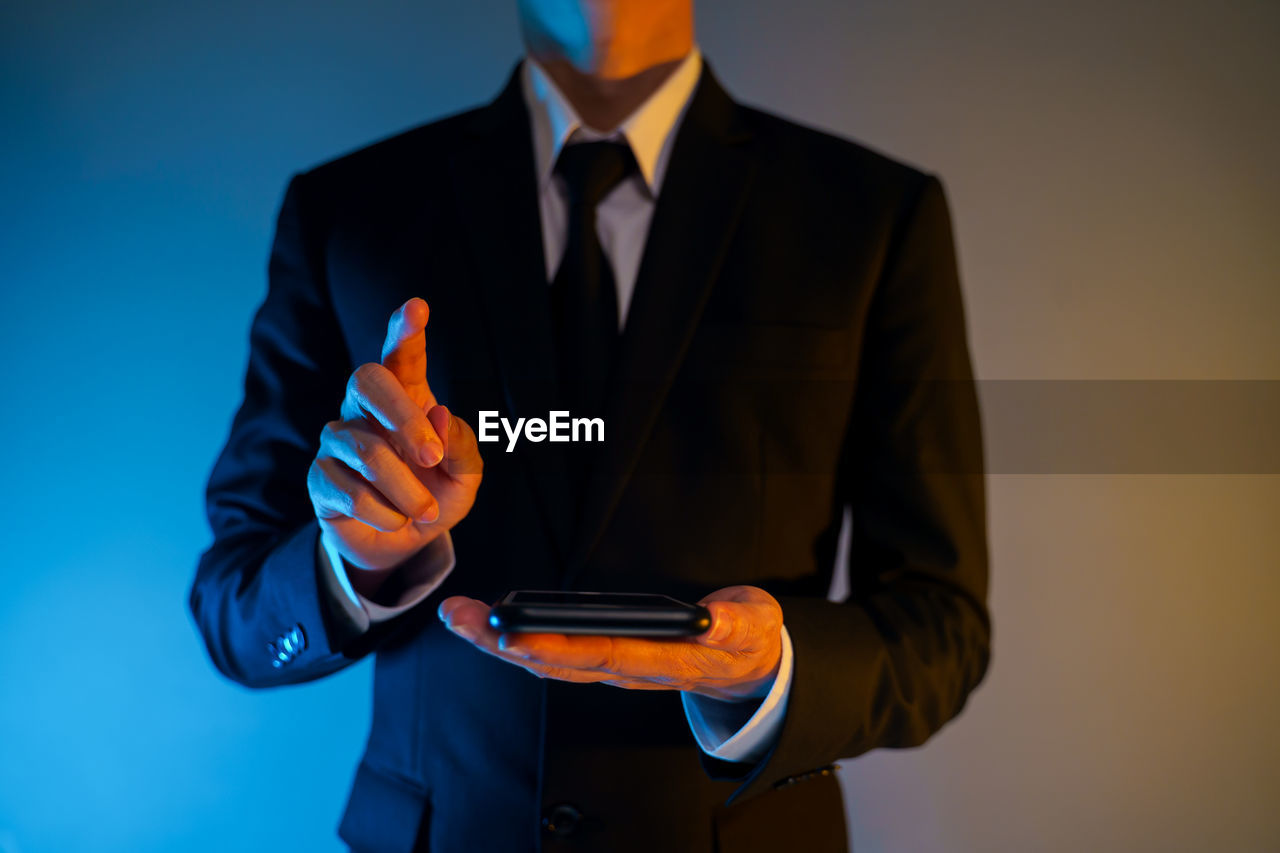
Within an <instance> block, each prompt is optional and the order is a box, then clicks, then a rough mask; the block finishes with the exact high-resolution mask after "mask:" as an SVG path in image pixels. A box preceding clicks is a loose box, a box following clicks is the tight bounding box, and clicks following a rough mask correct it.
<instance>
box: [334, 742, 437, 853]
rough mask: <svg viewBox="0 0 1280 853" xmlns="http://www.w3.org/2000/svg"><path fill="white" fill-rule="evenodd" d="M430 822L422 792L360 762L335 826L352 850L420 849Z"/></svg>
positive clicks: (393, 852) (402, 852)
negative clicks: (344, 805)
mask: <svg viewBox="0 0 1280 853" xmlns="http://www.w3.org/2000/svg"><path fill="white" fill-rule="evenodd" d="M430 824H431V807H430V805H429V804H428V802H427V795H426V793H425V792H423V791H420V790H418V789H416V788H415V787H414V786H412V785H410V784H409V783H407V782H404V781H402V780H399V779H394V778H392V777H390V776H387V775H384V774H383V773H380V772H378V771H377V770H374V769H373V768H372V767H370V766H369V765H368V764H367V763H365V762H363V761H362V762H361V763H360V767H359V768H357V770H356V778H355V782H353V783H352V785H351V796H350V797H349V798H348V800H347V811H346V813H345V814H344V815H343V816H342V823H341V825H339V827H338V836H339V837H340V838H341V839H342V840H343V841H345V842H347V844H349V845H350V846H351V849H352V851H353V853H375V851H376V853H413V851H419V853H420V851H424V850H426V849H427V848H426V846H425V845H426V839H427V838H428V837H429V835H430V833H429V831H428V830H429V828H430ZM419 838H422V839H423V840H422V842H421V844H419V841H418V839H419Z"/></svg>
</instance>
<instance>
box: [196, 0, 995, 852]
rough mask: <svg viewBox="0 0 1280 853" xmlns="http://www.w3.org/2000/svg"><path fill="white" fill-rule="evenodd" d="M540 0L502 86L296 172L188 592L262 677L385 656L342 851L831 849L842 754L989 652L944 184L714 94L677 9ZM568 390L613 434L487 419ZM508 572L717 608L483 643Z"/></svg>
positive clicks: (566, 395) (526, 579) (226, 669)
mask: <svg viewBox="0 0 1280 853" xmlns="http://www.w3.org/2000/svg"><path fill="white" fill-rule="evenodd" d="M519 12H520V18H521V24H522V30H523V33H524V37H525V42H526V47H527V54H528V55H527V57H526V59H525V61H524V62H523V63H521V65H520V66H518V68H517V69H516V71H515V73H514V74H513V75H512V78H511V81H510V82H509V84H508V85H507V87H506V89H505V90H504V91H503V92H502V94H500V95H499V96H498V98H497V100H495V101H494V102H493V103H492V104H490V105H488V106H485V107H482V108H480V109H477V110H473V111H471V112H467V113H463V114H461V115H458V116H454V117H452V118H448V119H445V120H443V121H439V122H436V123H433V124H429V125H426V126H423V127H420V128H417V129H415V130H412V131H409V132H408V133H405V134H402V135H400V136H397V137H394V138H392V139H389V140H386V141H384V142H381V143H379V144H377V145H374V146H372V147H370V148H367V149H364V150H362V151H358V152H356V153H354V154H351V155H349V156H347V157H344V158H342V159H339V160H337V161H334V162H332V163H329V164H327V165H324V166H321V167H319V168H317V169H315V170H312V171H310V172H307V173H305V174H302V175H299V176H297V177H295V179H294V180H293V181H292V183H291V184H290V187H289V190H288V192H287V193H286V196H285V200H284V203H283V206H282V210H281V213H280V219H279V225H278V230H277V235H276V240H275V246H274V248H273V252H272V258H271V264H270V270H269V275H270V289H269V292H268V295H267V298H266V301H265V302H264V304H263V305H262V307H261V309H260V310H259V312H258V314H257V317H256V319H255V321H254V325H253V331H252V335H251V356H250V364H249V370H248V375H247V378H246V383H245V400H244V404H243V405H242V407H241V409H240V411H239V413H238V415H237V417H236V419H235V422H234V424H233V426H232V430H231V435H230V438H229V440H228V442H227V446H226V448H225V450H224V451H223V453H222V455H221V457H220V459H219V461H218V463H217V465H216V467H215V469H214V471H213V474H212V477H211V480H210V484H209V515H210V521H211V525H212V527H213V531H214V542H213V545H212V547H211V548H210V549H209V550H208V552H206V553H205V555H204V556H203V558H202V560H201V562H200V566H199V570H198V573H197V577H196V580H195V583H194V584H193V587H192V591H191V607H192V611H193V613H194V614H195V618H196V621H197V623H198V624H199V626H200V629H201V631H202V633H203V635H204V637H205V641H206V643H207V645H208V649H209V652H210V655H211V656H212V658H213V661H214V662H215V664H216V665H217V666H218V668H219V669H220V670H221V671H222V672H223V673H225V674H226V675H228V676H229V677H231V678H233V679H235V680H237V681H239V682H241V683H244V684H247V685H251V686H271V685H277V684H286V683H295V682H299V681H305V680H310V679H314V678H318V677H321V676H324V675H326V674H328V673H330V672H333V671H335V670H337V669H339V668H341V667H343V666H346V665H348V664H350V663H351V662H353V661H355V660H358V659H359V658H360V657H362V656H363V655H365V654H369V653H375V654H376V669H375V690H374V694H375V695H374V712H373V723H372V728H371V731H370V735H369V743H368V748H367V750H366V754H365V757H364V760H363V761H362V762H361V764H360V767H359V769H358V771H357V773H356V779H355V783H354V786H353V789H352V792H351V798H350V802H349V805H348V808H347V812H346V815H345V817H344V818H343V821H342V826H341V828H340V834H341V836H342V837H343V839H345V840H346V841H347V843H348V844H350V845H351V846H352V848H353V849H356V850H391V851H394V850H413V849H417V850H425V849H432V850H445V851H451V850H467V851H472V850H499V851H517V850H532V849H539V848H540V849H544V850H593V851H594V850H599V851H629V850H691V851H711V850H718V851H722V853H729V852H730V851H763V850H791V849H805V850H843V849H845V844H846V841H845V838H846V833H845V829H844V824H843V818H842V803H841V797H840V793H839V788H838V786H837V784H836V781H835V778H834V777H833V775H832V773H831V766H832V763H833V762H834V761H835V760H836V759H838V758H840V757H842V756H844V757H847V756H855V755H858V754H860V753H862V752H865V751H867V750H869V749H873V748H875V747H905V746H913V745H917V744H920V743H922V742H923V741H924V740H925V739H926V738H928V737H929V736H930V735H931V734H932V733H933V732H934V731H936V730H937V729H938V728H939V727H941V726H942V725H943V724H944V723H945V722H946V721H947V720H949V719H950V718H952V717H953V716H954V715H955V714H956V713H958V712H959V710H960V709H961V707H962V706H963V704H964V702H965V699H966V697H967V695H968V694H969V692H970V691H971V690H972V689H973V688H974V687H975V686H976V685H977V683H978V682H979V681H980V680H981V678H982V676H983V674H984V672H985V669H986V665H987V658H988V642H989V626H988V618H987V612H986V607H985V596H986V546H985V533H984V528H985V521H984V504H983V491H982V480H981V442H980V437H979V430H978V419H977V408H976V402H975V399H974V394H973V388H972V383H971V370H970V364H969V357H968V352H967V345H966V342H965V334H964V320H963V316H962V309H961V303H960V292H959V284H958V281H957V275H956V268H955V259H954V250H953V247H952V238H951V232H950V225H949V219H948V214H947V210H946V204H945V201H944V199H943V195H942V191H941V187H940V185H939V183H938V181H937V180H936V179H935V178H933V177H931V176H928V175H925V174H922V173H920V172H918V171H915V170H913V169H911V168H909V167H906V166H903V165H900V164H897V163H895V162H893V161H891V160H888V159H886V158H884V157H882V156H880V155H877V154H874V153H872V152H870V151H868V150H866V149H864V148H861V147H859V146H857V145H855V144H853V143H850V142H846V141H842V140H838V139H835V138H833V137H830V136H827V135H824V134H821V133H818V132H816V131H812V130H808V129H804V128H801V127H799V126H796V125H793V124H790V123H788V122H785V121H783V120H781V119H778V118H775V117H772V116H769V115H766V114H764V113H761V112H758V111H755V110H752V109H748V108H746V107H743V106H741V105H739V104H737V103H735V102H734V101H732V100H731V99H730V98H729V97H728V95H726V94H725V92H724V90H723V89H722V88H721V87H720V85H719V83H718V82H717V81H716V79H715V77H714V76H713V75H712V73H711V71H710V69H709V68H708V67H707V65H706V63H705V62H704V61H703V59H702V57H701V54H700V53H699V51H698V49H697V47H696V45H695V44H694V40H693V12H692V8H691V2H690V0H664V2H653V0H581V1H580V2H575V0H522V2H520V4H519ZM419 297H421V298H419ZM388 316H390V318H391V319H390V321H389V323H388V322H387V321H386V318H387V317H388ZM428 322H429V323H430V333H429V342H428V333H427V331H426V328H427V326H428ZM445 402H447V406H446V405H443V403H445ZM560 410H565V411H570V412H571V413H572V414H573V415H574V416H578V415H584V416H587V417H593V418H595V417H598V418H600V419H602V421H603V424H604V439H605V440H604V442H603V443H586V442H583V443H578V444H565V443H559V442H550V441H537V440H534V439H536V438H537V437H538V436H537V435H535V434H534V433H533V432H526V433H525V440H516V441H513V442H511V443H510V444H509V443H508V441H507V439H506V438H505V437H504V439H503V441H502V442H501V443H495V444H486V445H482V443H480V442H478V440H477V439H478V436H477V433H476V430H475V429H473V426H472V425H473V424H475V423H478V421H477V420H476V419H477V418H478V417H480V413H481V412H491V411H500V412H502V414H503V416H504V417H507V418H509V419H510V421H512V422H515V421H516V419H517V418H526V419H529V418H546V417H547V416H548V413H550V412H553V411H560ZM482 432H483V431H482ZM517 439H518V436H517ZM482 450H483V458H482ZM846 512H848V513H849V516H850V518H851V524H850V527H849V529H850V540H849V541H850V547H849V560H848V565H847V571H848V577H849V594H848V597H847V600H846V601H844V602H841V603H834V602H829V601H827V600H826V593H827V591H828V589H829V587H830V584H831V578H832V572H833V570H834V558H835V554H836V541H837V537H838V534H839V532H840V528H841V522H842V519H843V518H844V516H845V514H846ZM520 588H523V589H556V588H565V589H587V590H592V589H594V590H606V591H642V592H661V593H666V594H670V595H673V596H676V597H679V598H684V599H686V600H700V601H702V602H704V603H705V604H707V606H708V608H709V609H710V611H711V613H712V617H713V621H712V625H711V627H710V629H709V630H708V631H707V632H706V633H705V634H703V635H701V636H699V637H697V638H694V639H690V640H679V641H661V642H659V641H652V640H640V639H626V638H607V637H565V636H560V635H550V634H542V635H539V634H525V635H506V636H500V635H498V634H497V633H496V632H494V631H493V630H492V629H491V628H489V626H488V623H487V616H488V607H487V605H486V604H485V602H492V601H494V600H496V599H497V598H498V597H500V596H501V595H502V594H503V593H504V592H506V591H508V590H510V589H520Z"/></svg>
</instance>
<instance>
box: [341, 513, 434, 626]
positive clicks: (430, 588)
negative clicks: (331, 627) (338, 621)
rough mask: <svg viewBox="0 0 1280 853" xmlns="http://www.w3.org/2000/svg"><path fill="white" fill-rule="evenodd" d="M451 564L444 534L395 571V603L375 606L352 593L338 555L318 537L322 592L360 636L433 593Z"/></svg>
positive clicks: (348, 578) (349, 580)
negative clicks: (397, 591)
mask: <svg viewBox="0 0 1280 853" xmlns="http://www.w3.org/2000/svg"><path fill="white" fill-rule="evenodd" d="M455 563H456V559H455V556H454V553H453V537H451V536H450V535H449V533H448V531H445V533H444V535H443V536H440V537H438V538H437V539H435V540H433V541H432V542H431V543H430V544H429V545H427V546H426V547H425V548H423V549H422V550H421V551H419V552H418V553H417V554H415V555H414V556H412V557H410V558H409V559H408V560H406V561H405V562H404V564H403V565H402V566H400V567H399V568H398V569H396V580H397V584H396V585H397V586H398V587H399V589H400V593H399V595H398V596H397V598H396V600H395V601H393V602H390V603H379V602H376V601H372V600H370V599H368V598H365V597H364V596H363V595H361V594H360V593H358V592H356V591H355V588H354V587H352V586H351V578H350V577H348V575H347V568H346V564H345V563H344V562H343V560H342V555H341V554H339V553H338V550H337V547H336V546H335V545H334V544H333V543H332V542H330V541H329V538H328V537H327V536H325V535H324V534H323V533H321V534H320V564H321V565H320V574H321V577H322V578H323V580H324V590H325V592H326V593H327V594H328V596H329V600H330V601H331V602H332V603H333V604H334V605H335V606H334V608H333V610H334V612H335V613H336V614H337V615H338V616H340V617H341V618H343V619H344V620H345V621H346V622H347V623H348V624H349V625H350V626H351V627H353V628H355V629H356V631H357V632H358V633H361V634H363V633H364V632H365V631H368V630H369V627H370V626H371V625H376V624H378V623H379V622H386V621H388V620H391V619H394V618H396V617H397V616H399V615H400V614H401V613H404V612H405V611H406V610H409V609H411V608H412V607H414V605H416V604H418V603H419V602H421V601H422V600H423V599H424V598H426V597H427V596H428V595H430V594H431V593H433V592H435V591H436V589H437V588H438V587H439V586H440V584H442V583H444V579H445V578H446V577H448V576H449V572H451V571H453V567H454V564H455Z"/></svg>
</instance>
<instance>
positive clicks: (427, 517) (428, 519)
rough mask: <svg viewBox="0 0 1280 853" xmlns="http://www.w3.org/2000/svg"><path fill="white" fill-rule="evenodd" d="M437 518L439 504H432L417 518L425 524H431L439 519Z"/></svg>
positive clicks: (438, 516)
mask: <svg viewBox="0 0 1280 853" xmlns="http://www.w3.org/2000/svg"><path fill="white" fill-rule="evenodd" d="M439 518H440V505H439V504H434V505H433V506H432V507H431V508H430V509H428V510H427V511H426V512H424V513H423V514H422V517H421V518H419V519H418V520H419V521H421V522H423V523H425V524H431V523H433V522H435V521H437V520H439Z"/></svg>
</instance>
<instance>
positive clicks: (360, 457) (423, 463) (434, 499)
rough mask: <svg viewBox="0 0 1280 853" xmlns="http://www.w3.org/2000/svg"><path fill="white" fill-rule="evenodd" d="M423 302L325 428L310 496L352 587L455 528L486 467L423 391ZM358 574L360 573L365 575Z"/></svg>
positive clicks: (392, 326) (409, 311) (373, 581)
mask: <svg viewBox="0 0 1280 853" xmlns="http://www.w3.org/2000/svg"><path fill="white" fill-rule="evenodd" d="M428 313H429V311H428V309H427V303H426V302H424V301H422V300H421V299H417V298H414V299H410V300H409V301H408V302H406V303H405V304H404V305H401V306H400V308H399V309H398V310H397V311H396V312H395V313H394V314H392V315H391V321H390V322H389V323H388V325H387V339H386V343H384V344H383V346H382V363H381V364H374V363H372V362H370V363H369V364H362V365H360V367H358V368H356V370H355V372H354V373H352V374H351V379H350V380H349V381H348V382H347V393H346V397H345V398H344V399H343V401H342V413H341V419H340V420H336V421H330V422H329V423H327V424H325V427H324V431H323V432H322V433H321V435H320V450H319V452H318V453H317V454H316V458H315V460H314V461H312V463H311V469H310V470H309V471H308V472H307V489H308V491H309V492H310V494H311V503H312V505H313V506H314V508H315V513H316V518H317V519H318V520H319V522H320V528H321V530H322V531H323V533H324V535H325V537H326V538H327V539H328V540H329V541H330V542H332V543H333V544H335V545H336V547H337V550H338V552H339V553H340V554H341V555H342V557H343V559H344V560H345V561H347V562H348V563H350V564H351V565H352V566H353V567H355V568H359V569H365V570H368V572H367V574H368V575H369V577H367V578H364V579H363V580H364V581H365V582H364V583H363V584H361V583H357V578H355V577H353V578H352V582H353V583H354V584H356V586H357V588H361V587H362V586H363V587H364V588H365V589H376V587H377V586H378V585H379V584H380V582H381V580H382V579H384V578H385V577H386V575H387V574H389V571H390V570H391V569H392V568H394V567H395V566H396V565H398V564H399V563H401V562H403V561H404V560H405V559H407V558H409V557H411V556H412V555H414V554H416V553H417V552H418V551H420V550H421V549H422V548H424V547H425V546H426V545H428V544H429V543H430V542H431V541H432V540H434V539H435V538H437V537H438V536H440V535H441V534H443V533H444V532H445V531H447V530H449V529H450V528H452V527H453V526H454V525H455V524H457V523H458V522H459V521H461V520H462V519H463V518H464V517H465V516H466V514H467V513H468V512H469V511H470V510H471V505H472V504H473V503H475V499H476V490H477V489H478V488H479V487H480V479H481V476H482V474H483V470H484V463H483V460H481V458H480V451H479V447H478V446H477V444H476V436H475V433H474V432H472V430H471V427H470V426H468V425H467V424H466V422H465V421H463V420H462V419H461V418H458V417H455V416H453V415H452V414H450V412H449V410H448V409H447V408H445V407H444V406H441V405H438V404H437V403H436V398H435V395H434V394H432V393H431V387H430V386H429V385H428V384H427V348H426V340H427V338H426V326H427V316H428ZM362 574H365V573H362Z"/></svg>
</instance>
